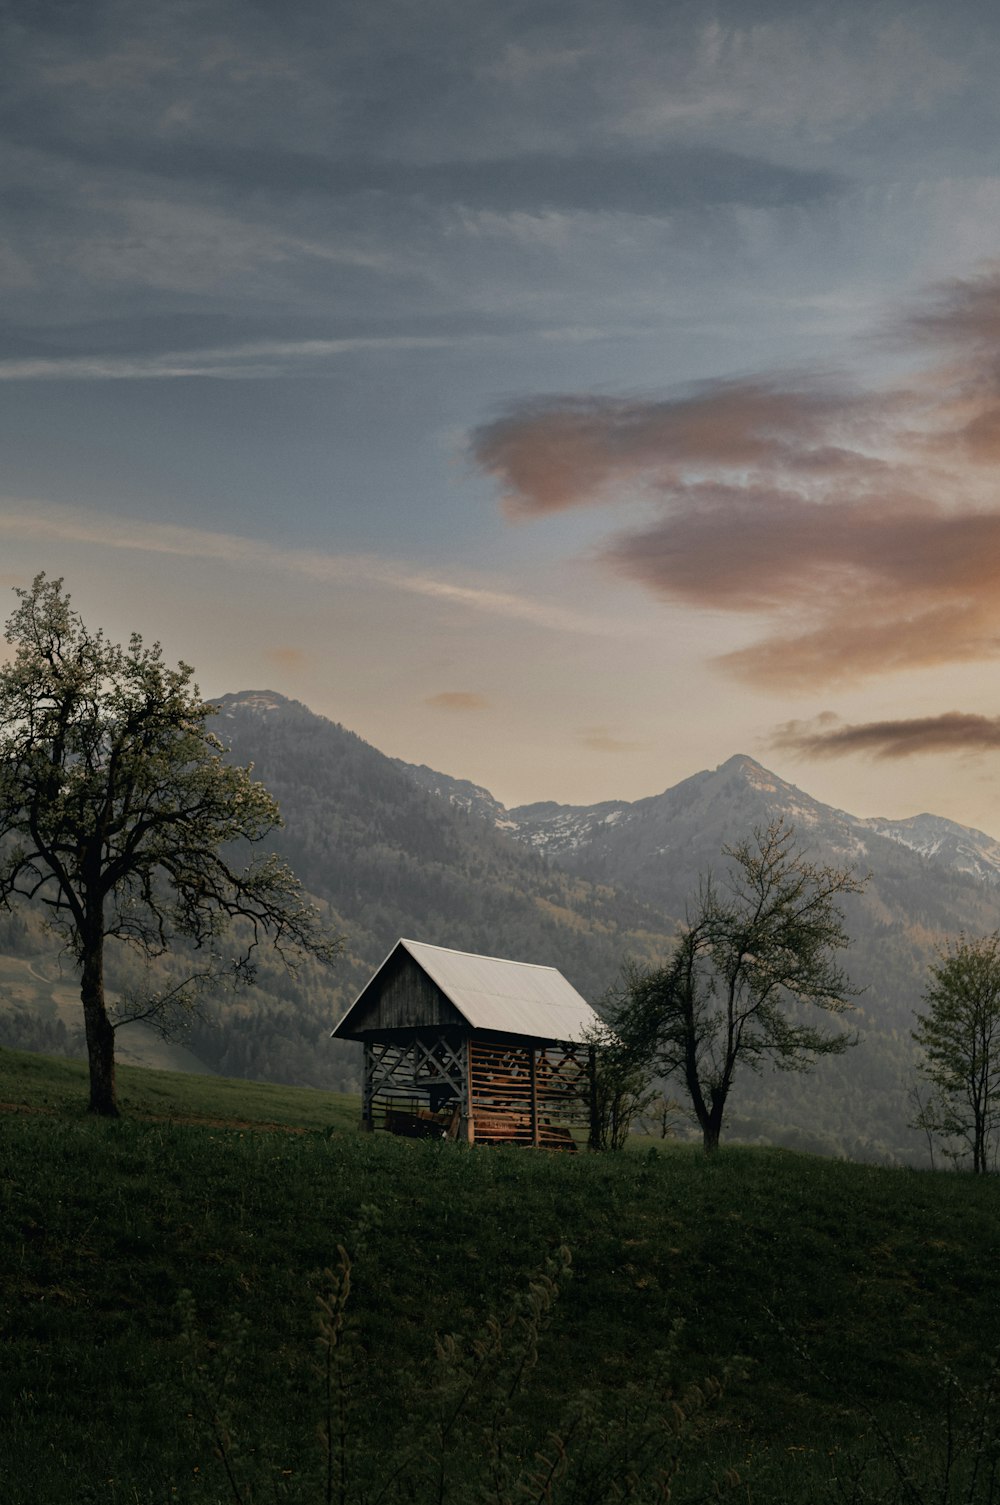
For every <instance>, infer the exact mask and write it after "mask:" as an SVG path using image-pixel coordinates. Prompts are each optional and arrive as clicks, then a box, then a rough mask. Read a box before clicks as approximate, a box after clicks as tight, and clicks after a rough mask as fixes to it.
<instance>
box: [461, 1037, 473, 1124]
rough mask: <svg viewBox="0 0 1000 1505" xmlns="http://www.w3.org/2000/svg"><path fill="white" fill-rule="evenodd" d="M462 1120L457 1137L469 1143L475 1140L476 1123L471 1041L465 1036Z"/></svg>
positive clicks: (463, 1046)
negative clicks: (473, 1109)
mask: <svg viewBox="0 0 1000 1505" xmlns="http://www.w3.org/2000/svg"><path fill="white" fill-rule="evenodd" d="M462 1077H463V1081H462V1122H461V1124H460V1125H459V1130H458V1137H459V1139H465V1140H467V1141H468V1143H469V1144H475V1142H476V1123H475V1119H474V1118H473V1116H472V1042H471V1040H469V1039H468V1037H466V1039H465V1040H464V1041H463V1042H462Z"/></svg>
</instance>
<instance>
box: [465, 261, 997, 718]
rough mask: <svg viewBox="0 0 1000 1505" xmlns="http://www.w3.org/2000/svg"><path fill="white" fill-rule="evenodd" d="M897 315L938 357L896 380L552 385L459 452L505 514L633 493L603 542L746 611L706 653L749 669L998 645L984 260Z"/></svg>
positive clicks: (827, 671)
mask: <svg viewBox="0 0 1000 1505" xmlns="http://www.w3.org/2000/svg"><path fill="white" fill-rule="evenodd" d="M896 327H897V335H898V337H901V338H904V339H905V340H906V341H907V343H908V345H909V346H911V347H913V348H914V349H915V350H918V351H922V352H923V353H924V354H925V355H927V354H929V355H930V357H931V359H932V361H933V364H931V365H929V366H926V367H925V369H924V370H923V372H918V373H917V374H916V375H914V376H913V377H912V379H911V380H909V381H908V382H907V383H906V384H902V383H900V384H899V385H897V386H894V387H887V388H885V389H883V390H880V391H877V392H871V393H865V392H863V391H861V390H860V389H851V388H848V387H846V386H843V385H841V387H839V388H836V389H835V388H833V387H832V386H831V385H830V384H829V383H828V382H827V381H826V380H825V379H823V377H822V374H821V373H815V374H814V375H813V376H812V377H810V376H809V375H808V373H807V374H806V375H804V376H802V377H801V378H800V379H799V380H797V381H796V382H795V383H792V382H791V381H788V380H785V381H782V382H778V381H769V380H764V379H759V380H748V381H742V382H718V383H710V384H706V385H704V386H702V387H701V388H699V389H698V390H696V391H695V392H693V393H690V394H688V395H687V396H685V397H681V398H677V399H672V400H665V401H656V400H639V399H636V400H626V399H621V398H607V397H599V396H591V397H576V398H562V399H549V400H546V401H542V402H536V403H525V404H523V405H522V406H521V407H520V408H518V409H514V410H511V411H510V412H508V413H507V414H506V415H505V416H504V417H502V418H500V419H498V420H497V422H495V423H493V424H490V425H488V426H486V427H484V428H483V429H481V430H480V431H479V432H478V434H477V435H476V436H475V439H474V448H475V454H476V457H477V459H478V460H479V463H480V464H481V465H482V466H483V467H484V469H486V470H487V471H488V472H490V473H491V474H492V475H494V476H495V477H496V478H497V481H498V482H499V484H500V487H501V489H502V491H503V494H504V506H505V508H506V510H507V511H508V513H509V514H510V515H511V516H519V517H531V516H536V515H539V514H543V513H547V512H553V511H559V510H564V509H567V508H571V507H575V506H582V505H594V504H595V503H600V504H603V505H613V504H614V503H615V502H616V501H620V500H625V499H629V498H632V499H634V498H635V497H636V496H637V495H640V494H641V495H642V496H643V498H644V499H645V500H646V502H647V503H651V504H652V506H653V509H654V512H653V517H652V519H651V520H648V521H646V522H645V523H642V524H636V523H632V524H630V525H629V526H628V527H627V528H625V529H622V530H620V531H619V532H617V533H615V534H613V535H612V536H611V537H610V538H609V539H608V540H607V541H606V542H605V544H604V545H603V546H602V547H601V548H600V549H599V554H598V557H599V558H600V559H601V560H602V561H603V563H604V564H605V566H606V567H607V568H609V569H611V570H613V571H614V572H615V573H617V574H618V575H621V576H624V577H626V578H628V579H631V580H634V581H636V582H637V583H638V584H639V585H641V586H643V587H644V588H645V589H647V590H649V591H651V592H652V593H653V594H655V595H658V596H661V597H663V598H664V599H666V600H670V601H679V602H684V603H687V604H690V605H692V606H695V607H700V608H704V609H706V610H710V611H713V612H719V611H723V612H732V613H737V614H741V615H744V616H750V617H754V618H757V619H758V620H759V622H760V627H761V632H760V636H759V639H758V641H757V642H756V643H753V644H751V645H750V646H749V647H748V648H742V649H740V650H738V651H735V652H733V653H730V654H726V655H723V656H722V658H721V659H720V660H719V662H720V663H721V665H722V667H723V668H725V669H726V670H728V671H729V672H731V673H733V674H736V675H738V676H740V677H742V678H745V679H747V680H750V681H752V682H754V683H757V684H759V685H762V686H765V685H766V686H768V687H778V688H781V687H784V688H789V689H792V688H805V687H811V686H814V685H816V684H820V683H832V682H836V681H847V680H852V679H859V678H864V677H868V676H873V675H879V674H883V673H886V672H892V671H895V670H899V669H903V668H914V667H920V666H923V665H931V664H943V663H952V662H968V661H973V660H979V659H991V658H996V657H1000V490H998V488H997V487H996V485H995V483H994V481H993V468H994V467H995V465H996V462H997V461H998V460H1000V266H998V267H995V268H989V269H987V271H985V272H984V273H983V274H982V275H981V276H980V277H979V278H975V279H971V280H968V281H965V282H956V283H953V284H950V285H949V286H946V287H944V288H937V289H934V290H932V292H931V293H930V294H929V295H928V298H927V304H926V307H925V308H924V309H922V310H921V309H918V310H916V311H911V312H909V313H908V314H906V315H905V317H901V318H900V319H899V320H898V321H897V326H896Z"/></svg>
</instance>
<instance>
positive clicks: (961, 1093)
mask: <svg viewBox="0 0 1000 1505" xmlns="http://www.w3.org/2000/svg"><path fill="white" fill-rule="evenodd" d="M930 972H931V981H930V982H929V984H928V986H927V989H926V991H925V993H924V1002H925V1003H926V1004H927V1005H928V1008H927V1012H926V1013H924V1014H918V1015H917V1028H916V1029H915V1030H914V1031H913V1038H914V1040H915V1041H916V1042H917V1044H918V1045H919V1046H920V1048H921V1050H922V1051H923V1061H922V1064H921V1068H920V1069H921V1073H922V1075H923V1076H924V1077H925V1078H926V1080H927V1081H928V1082H929V1083H930V1084H931V1086H932V1088H933V1091H934V1095H933V1097H931V1098H930V1099H929V1100H927V1101H926V1102H921V1103H920V1104H919V1111H918V1114H917V1118H916V1122H917V1124H918V1125H919V1127H921V1128H924V1129H926V1130H928V1131H930V1132H931V1133H932V1134H937V1135H940V1136H941V1137H942V1138H944V1139H945V1140H946V1141H948V1140H951V1141H957V1142H958V1144H959V1146H960V1147H961V1148H960V1149H959V1150H958V1151H951V1153H954V1154H958V1155H969V1156H971V1160H972V1169H973V1171H974V1172H977V1173H981V1172H983V1171H986V1170H989V1169H995V1168H996V1134H997V1128H998V1126H1000V931H994V933H993V934H992V935H988V936H983V937H981V938H980V939H977V940H973V939H969V938H968V937H966V936H964V935H963V936H960V937H959V938H958V940H957V941H954V942H952V943H950V944H949V945H948V946H947V947H946V948H945V950H944V951H942V952H941V953H940V955H939V958H938V961H937V963H936V964H935V965H934V966H932V967H931V969H930Z"/></svg>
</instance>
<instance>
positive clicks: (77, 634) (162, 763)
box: [0, 574, 340, 1114]
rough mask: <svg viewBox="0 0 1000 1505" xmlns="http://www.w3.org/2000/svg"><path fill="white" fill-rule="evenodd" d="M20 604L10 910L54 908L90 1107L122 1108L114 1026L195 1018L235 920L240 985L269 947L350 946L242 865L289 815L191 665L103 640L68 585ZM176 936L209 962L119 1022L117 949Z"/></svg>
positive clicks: (16, 615) (34, 590) (2, 875)
mask: <svg viewBox="0 0 1000 1505" xmlns="http://www.w3.org/2000/svg"><path fill="white" fill-rule="evenodd" d="M16 594H17V596H18V597H19V601H20V604H19V605H18V607H17V609H16V610H15V611H14V612H13V613H12V615H11V617H10V619H9V621H8V623H7V627H6V635H7V641H8V643H9V644H10V645H11V646H12V647H13V649H14V655H13V659H12V660H11V661H10V662H9V663H7V664H5V665H4V666H3V667H0V843H2V844H3V845H2V848H0V907H9V906H10V904H11V903H12V902H13V901H14V900H18V899H19V900H26V901H29V902H31V903H32V904H37V905H41V906H42V907H43V909H44V910H45V912H46V914H47V917H48V923H49V925H50V926H51V927H52V929H53V930H54V931H55V932H56V933H57V934H58V935H59V936H60V938H61V939H62V940H63V942H64V943H65V945H66V948H67V949H68V951H69V952H70V954H71V955H72V956H73V958H74V960H75V962H76V964H77V966H78V968H79V971H80V992H81V1002H82V1004H83V1013H84V1023H85V1027H86V1036H87V1047H88V1055H89V1061H90V1085H91V1095H90V1101H91V1108H92V1109H93V1110H94V1111H97V1112H101V1113H106V1114H114V1113H116V1112H117V1105H116V1099H115V1082H114V1027H115V1025H116V1024H121V1023H124V1022H127V1021H129V1020H132V1021H134V1020H137V1019H153V1020H156V1019H159V1020H164V1019H165V1018H168V1017H169V1016H170V1015H172V1014H174V1013H175V1012H176V1011H178V1010H181V1011H183V1010H186V1009H187V1008H188V1007H189V1006H190V1003H191V999H192V996H193V994H194V992H195V991H196V990H197V988H198V987H200V986H205V985H206V984H208V983H210V982H216V981H217V980H218V978H219V975H220V972H221V973H223V974H224V973H225V972H226V970H227V968H226V965H225V963H223V964H222V965H221V967H220V961H219V958H217V957H214V956H213V948H214V946H215V944H216V943H217V942H218V940H219V938H220V937H221V936H222V935H223V933H224V932H225V931H226V930H227V929H228V928H229V926H230V925H231V923H232V922H233V921H237V922H238V923H239V925H240V927H241V930H242V949H241V951H240V952H239V953H238V954H237V955H236V957H235V958H234V960H233V963H232V966H233V968H235V971H236V974H237V975H245V974H246V972H247V969H248V968H249V966H250V958H251V956H252V954H253V952H254V951H255V950H256V948H257V947H258V945H259V944H260V942H261V940H262V939H263V938H264V937H265V936H266V937H268V938H269V939H270V941H271V943H272V945H273V946H274V947H275V948H276V949H277V950H278V951H279V953H281V954H282V955H287V956H289V957H291V956H294V955H295V954H296V953H297V952H301V951H306V952H309V953H311V954H313V955H316V956H320V957H324V958H327V959H329V958H332V957H333V956H334V955H335V954H336V953H337V951H338V950H339V949H340V948H339V943H338V942H336V941H334V940H333V938H332V937H330V936H328V935H327V934H326V933H325V932H324V930H323V927H322V926H321V924H320V918H319V915H318V912H317V911H316V909H315V907H314V906H313V905H312V904H311V903H310V902H309V901H308V899H307V898H306V896H305V894H304V892H303V890H302V888H301V885H300V884H299V883H298V881H297V880H296V879H295V877H294V876H293V874H292V873H291V871H290V869H289V868H288V867H287V866H286V865H285V864H284V863H283V862H281V861H280V860H279V859H278V858H277V857H276V856H275V855H274V854H265V855H261V856H258V857H256V858H254V859H253V860H251V861H250V863H249V864H248V865H247V866H245V867H242V866H240V865H238V864H237V863H236V862H235V861H234V859H233V855H232V844H233V843H234V842H237V841H243V842H247V841H248V842H260V841H261V839H262V838H263V837H264V836H266V835H267V833H268V832H269V831H271V830H272V829H273V828H274V827H275V826H276V825H278V824H279V823H280V815H279V813H278V808H277V805H276V804H275V802H274V800H273V798H272V797H271V795H269V794H268V792H267V790H266V789H265V788H264V786H263V785H262V784H261V783H260V782H259V781H257V780H255V779H253V778H251V776H250V771H249V769H245V768H238V767H234V766H233V765H232V764H230V763H228V762H227V761H226V760H225V759H224V757H223V750H222V746H221V744H220V742H219V741H218V739H217V738H215V737H214V736H212V734H211V733H210V732H209V731H208V730H207V728H206V725H205V723H206V721H207V719H208V717H209V716H210V715H211V714H213V707H212V706H211V705H209V704H206V703H205V702H203V701H202V700H201V699H200V696H199V694H198V691H197V687H196V686H194V685H193V684H192V682H191V681H192V674H193V671H192V669H191V668H190V667H189V666H188V665H186V664H178V665H177V667H176V668H175V669H171V668H168V667H167V666H166V665H165V664H164V662H163V655H162V651H161V649H160V647H159V644H154V645H153V647H152V648H147V647H145V646H144V644H143V642H142V639H141V638H140V637H139V636H138V635H137V634H133V636H132V638H131V639H130V641H129V644H128V647H127V648H125V647H122V646H121V645H119V644H115V643H110V642H108V640H107V639H106V638H105V637H104V634H103V632H101V631H97V632H92V631H91V630H90V629H88V628H87V627H86V625H85V624H84V622H83V620H82V618H81V617H80V616H79V614H78V613H77V612H74V611H73V610H72V609H71V607H70V598H69V596H68V595H67V594H65V593H64V592H63V589H62V581H61V580H52V581H49V580H46V578H45V576H44V575H41V574H40V575H38V576H37V577H36V578H35V580H34V583H33V584H32V587H31V589H30V590H18V591H17V592H16ZM177 936H184V937H187V938H188V940H189V941H190V942H191V943H192V944H193V946H194V947H195V948H197V949H198V950H199V951H200V952H202V953H203V956H204V960H203V961H202V963H201V964H200V965H199V966H198V967H197V968H196V969H195V970H194V972H193V973H191V974H190V975H189V976H188V977H187V978H186V979H183V980H181V981H171V982H168V983H167V984H166V985H165V986H164V987H162V988H160V989H155V988H154V990H153V991H151V992H149V991H147V992H145V993H142V994H136V993H131V994H130V993H123V994H122V996H121V997H120V999H119V1001H118V1012H117V1015H116V1017H114V1018H112V1015H111V1013H110V1012H109V1009H108V1007H107V999H106V996H105V980H104V953H105V945H106V942H107V940H108V939H109V938H115V939H118V940H120V941H123V942H125V943H127V944H129V945H131V946H133V947H135V948H137V949H138V950H139V951H140V952H141V953H143V954H144V955H145V956H147V957H157V956H161V955H162V954H163V953H164V952H165V951H166V950H167V949H168V947H169V946H170V944H171V943H172V941H173V940H174V938H175V937H177Z"/></svg>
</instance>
